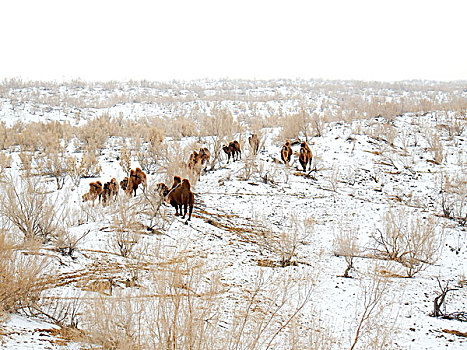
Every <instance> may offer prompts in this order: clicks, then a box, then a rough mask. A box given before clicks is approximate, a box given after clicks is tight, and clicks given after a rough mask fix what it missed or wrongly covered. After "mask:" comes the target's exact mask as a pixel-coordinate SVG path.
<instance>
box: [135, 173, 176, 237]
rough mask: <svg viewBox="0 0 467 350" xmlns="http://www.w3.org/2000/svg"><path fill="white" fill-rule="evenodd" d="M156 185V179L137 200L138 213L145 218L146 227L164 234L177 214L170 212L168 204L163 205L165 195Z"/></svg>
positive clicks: (153, 231)
mask: <svg viewBox="0 0 467 350" xmlns="http://www.w3.org/2000/svg"><path fill="white" fill-rule="evenodd" d="M172 179H173V178H172ZM169 184H170V182H169ZM156 185H157V184H156V183H155V182H154V181H150V182H149V183H148V185H147V187H146V188H147V190H146V191H144V192H143V194H142V196H139V197H138V198H136V199H135V200H136V201H137V202H136V205H137V206H138V209H137V211H138V213H139V214H140V215H141V216H142V217H143V218H144V219H145V223H146V225H145V226H146V229H147V230H148V231H151V232H152V233H158V234H163V233H165V232H166V231H167V230H168V229H169V228H170V226H171V224H172V222H173V221H174V219H175V216H174V215H172V213H170V210H171V209H170V208H169V207H168V206H164V205H163V203H164V201H165V197H163V196H162V195H161V194H160V193H159V192H158V190H157V187H156Z"/></svg>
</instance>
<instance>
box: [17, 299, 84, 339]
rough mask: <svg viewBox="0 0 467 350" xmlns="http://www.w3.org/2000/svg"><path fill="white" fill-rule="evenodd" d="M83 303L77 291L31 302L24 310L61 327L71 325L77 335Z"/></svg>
mask: <svg viewBox="0 0 467 350" xmlns="http://www.w3.org/2000/svg"><path fill="white" fill-rule="evenodd" d="M82 304H83V301H82V299H81V298H80V295H79V294H77V293H75V294H71V295H70V296H64V295H61V296H60V297H57V296H47V297H42V298H41V299H39V300H38V301H37V302H36V303H33V304H29V305H28V306H27V307H25V308H24V312H25V313H26V314H27V315H30V316H34V317H39V318H45V319H47V320H48V321H51V322H53V323H54V324H56V325H58V326H60V327H70V328H71V329H74V330H75V332H74V333H75V335H78V334H79V331H78V330H77V327H78V323H79V319H80V314H81V308H82Z"/></svg>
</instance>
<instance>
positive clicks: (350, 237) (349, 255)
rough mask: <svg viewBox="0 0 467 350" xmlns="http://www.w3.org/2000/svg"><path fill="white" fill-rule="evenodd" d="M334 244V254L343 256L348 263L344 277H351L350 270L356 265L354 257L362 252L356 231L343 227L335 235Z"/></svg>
mask: <svg viewBox="0 0 467 350" xmlns="http://www.w3.org/2000/svg"><path fill="white" fill-rule="evenodd" d="M333 246H334V255H336V256H343V257H344V258H345V262H346V263H347V267H346V269H345V272H344V275H343V277H346V278H347V277H350V276H349V272H350V270H351V269H353V267H354V265H353V264H354V259H355V258H356V257H358V255H359V254H360V247H359V245H358V237H357V234H356V232H355V231H353V230H351V229H345V228H342V227H341V228H340V231H339V233H338V234H337V235H336V236H335V237H334V243H333Z"/></svg>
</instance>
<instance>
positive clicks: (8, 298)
mask: <svg viewBox="0 0 467 350" xmlns="http://www.w3.org/2000/svg"><path fill="white" fill-rule="evenodd" d="M24 248H27V249H28V250H30V249H31V248H32V247H24ZM47 272H49V273H50V268H49V260H48V259H47V258H45V257H44V256H41V255H39V254H25V253H24V252H23V251H21V247H20V246H18V245H17V244H16V243H15V242H14V240H13V239H12V238H11V237H9V235H8V234H7V233H6V231H5V230H4V229H0V321H1V319H2V317H3V316H4V315H5V313H9V312H16V311H18V310H20V309H23V308H27V307H30V306H32V305H34V304H36V303H37V302H38V300H39V299H40V296H41V293H42V292H43V291H44V289H45V288H46V286H47V282H49V281H50V280H51V277H48V275H47Z"/></svg>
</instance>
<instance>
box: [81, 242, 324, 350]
mask: <svg viewBox="0 0 467 350" xmlns="http://www.w3.org/2000/svg"><path fill="white" fill-rule="evenodd" d="M163 253H164V255H163V256H164V264H163V266H164V267H163V268H155V269H153V270H151V283H150V284H151V286H152V287H153V290H154V292H153V293H151V295H149V296H148V295H147V294H142V295H141V296H144V297H141V296H139V295H133V296H132V295H129V294H128V293H123V292H118V291H117V292H116V296H115V297H102V296H101V297H99V298H96V299H94V300H93V301H91V302H90V303H89V305H88V307H87V308H86V312H84V313H83V317H84V320H83V325H84V328H85V331H86V337H87V340H88V341H89V342H90V343H93V344H96V345H100V346H103V347H104V348H113V349H127V348H131V349H147V348H151V349H161V350H162V349H190V348H191V349H225V348H228V349H240V348H242V349H244V348H248V349H252V350H255V349H272V348H277V347H278V346H279V345H280V344H284V342H286V343H287V344H291V348H298V347H300V345H302V344H308V345H309V344H310V343H313V344H314V343H315V342H316V341H317V340H318V339H319V340H321V341H322V342H323V343H322V344H321V346H318V347H317V348H330V347H329V345H330V342H329V339H325V337H324V336H323V337H322V338H321V337H316V338H315V337H311V334H310V333H308V332H306V334H304V333H303V332H302V333H301V337H300V339H298V338H297V336H296V335H297V334H296V333H294V331H293V330H294V329H295V326H296V325H297V323H298V322H299V321H298V320H300V319H301V318H302V317H305V316H306V315H307V313H306V312H305V306H307V305H308V304H309V302H310V300H311V296H312V291H313V289H312V280H313V277H310V276H309V274H307V275H305V274H302V275H301V276H300V277H299V278H298V279H296V278H294V277H293V276H292V275H291V274H286V273H284V274H280V276H277V277H276V275H277V274H273V273H272V272H271V273H268V272H264V271H261V272H259V273H258V274H257V275H256V276H254V277H253V279H252V280H251V281H248V282H247V283H248V286H245V288H244V289H243V290H241V291H239V292H238V293H237V294H236V296H235V298H236V300H237V302H236V303H235V305H234V306H233V310H232V307H231V306H229V303H225V302H223V300H224V299H223V296H225V295H226V293H228V289H226V288H225V285H224V284H223V283H222V281H221V274H220V269H219V266H218V267H217V268H216V269H215V270H211V269H209V268H208V267H207V266H206V265H204V264H203V262H202V260H199V259H195V260H193V259H188V257H187V255H186V253H183V252H178V253H175V255H173V254H174V253H168V251H167V250H164V252H163ZM142 289H144V288H142ZM137 292H140V293H147V291H146V290H145V289H144V290H141V291H137ZM292 295H293V296H294V297H293V298H292ZM295 321H297V323H296V322H295ZM313 331H314V330H313ZM313 331H310V332H313ZM324 334H328V333H325V332H323V335H324ZM307 335H310V337H308V336H307ZM323 344H328V346H323Z"/></svg>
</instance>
